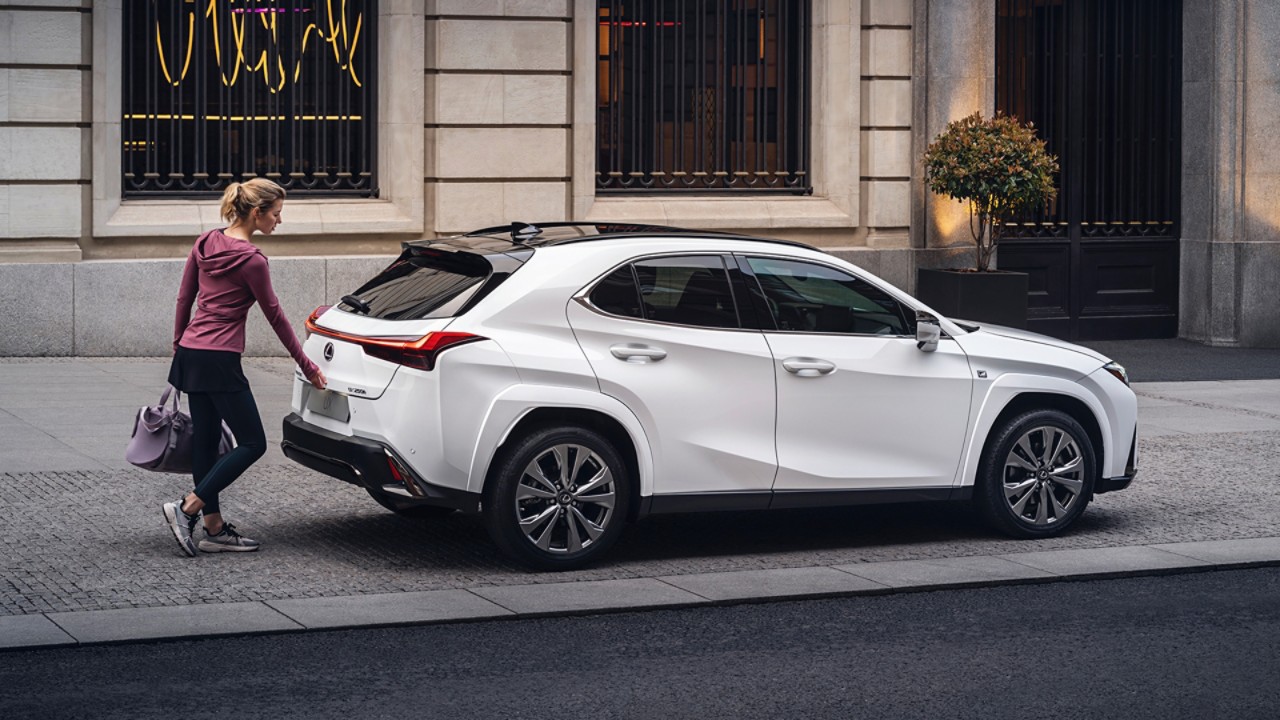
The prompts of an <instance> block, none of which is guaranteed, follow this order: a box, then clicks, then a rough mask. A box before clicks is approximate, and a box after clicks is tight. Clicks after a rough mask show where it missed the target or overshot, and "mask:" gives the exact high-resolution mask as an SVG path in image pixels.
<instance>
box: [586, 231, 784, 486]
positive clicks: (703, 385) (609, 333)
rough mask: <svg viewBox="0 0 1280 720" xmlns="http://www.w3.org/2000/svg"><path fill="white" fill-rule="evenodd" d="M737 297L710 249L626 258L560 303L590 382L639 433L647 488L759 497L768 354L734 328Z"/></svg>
mask: <svg viewBox="0 0 1280 720" xmlns="http://www.w3.org/2000/svg"><path fill="white" fill-rule="evenodd" d="M735 274H737V270H736V267H735ZM742 301H743V299H736V298H735V291H734V287H733V283H731V281H730V273H729V270H728V268H727V265H726V262H725V258H724V257H722V256H721V255H714V254H711V255H680V256H666V257H651V258H643V259H639V260H636V261H633V262H630V263H627V264H625V265H622V266H620V267H617V268H614V269H613V270H611V271H610V272H609V273H608V274H607V275H606V276H605V277H603V278H602V279H601V280H599V281H598V282H596V283H594V284H593V285H591V286H589V287H588V288H587V289H586V290H584V291H583V292H582V293H579V294H578V295H577V296H576V297H575V298H574V299H573V300H572V301H570V303H569V307H568V317H569V324H570V325H571V326H572V327H573V331H574V333H575V335H576V336H577V338H578V342H579V344H580V345H581V346H582V349H583V351H584V352H585V353H586V356H587V359H588V361H589V362H590V363H591V367H592V368H593V369H594V371H595V374H596V377H597V378H598V379H599V381H600V390H601V392H603V393H605V394H606V395H610V396H613V397H615V398H617V399H618V400H620V401H621V402H622V403H624V404H625V405H627V407H629V408H631V410H632V411H633V412H634V413H635V414H636V416H637V417H638V418H639V420H640V422H641V423H642V424H643V425H644V428H645V432H646V433H648V435H649V440H650V444H651V449H652V452H653V459H654V466H655V467H654V471H655V473H654V493H655V494H704V493H742V492H746V493H757V494H758V495H759V500H760V505H761V506H764V504H766V503H767V502H768V496H769V491H770V488H771V487H772V485H773V478H774V472H775V470H776V468H777V458H776V455H775V452H774V410H775V394H774V379H773V356H772V354H771V353H770V352H769V346H768V344H767V343H766V342H765V340H764V336H763V335H762V334H761V333H760V332H759V331H758V330H755V329H746V328H744V323H743V322H742V315H741V314H740V313H739V310H738V306H739V304H740V303H741V302H742Z"/></svg>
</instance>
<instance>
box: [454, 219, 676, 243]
mask: <svg viewBox="0 0 1280 720" xmlns="http://www.w3.org/2000/svg"><path fill="white" fill-rule="evenodd" d="M562 227H577V228H594V232H591V233H586V234H584V235H583V237H590V236H595V235H607V234H618V233H640V232H668V233H677V232H690V231H689V230H688V229H686V228H678V227H671V226H669V225H651V224H649V223H608V222H606V223H596V222H590V221H580V220H558V221H555V222H545V223H538V224H536V225H535V224H533V223H527V222H520V221H518V220H516V221H512V222H511V223H509V224H507V225H494V226H493V227H487V228H481V229H479V230H472V231H471V232H468V233H465V234H464V235H463V237H471V236H474V235H497V234H507V235H510V236H511V239H512V241H514V242H518V243H520V244H522V245H523V244H525V242H527V241H528V240H531V239H533V238H535V237H537V236H538V235H540V234H542V231H543V230H544V229H547V228H562Z"/></svg>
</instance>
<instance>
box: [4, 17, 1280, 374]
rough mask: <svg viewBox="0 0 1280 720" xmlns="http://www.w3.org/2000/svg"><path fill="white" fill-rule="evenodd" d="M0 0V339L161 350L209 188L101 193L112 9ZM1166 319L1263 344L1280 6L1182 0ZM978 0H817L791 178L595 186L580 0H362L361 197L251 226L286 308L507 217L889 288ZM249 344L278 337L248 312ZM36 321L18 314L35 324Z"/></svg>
mask: <svg viewBox="0 0 1280 720" xmlns="http://www.w3.org/2000/svg"><path fill="white" fill-rule="evenodd" d="M128 1H129V0H97V1H93V2H91V1H90V0H21V2H18V0H0V305H2V306H3V307H4V308H5V310H4V312H3V313H0V355H5V356H27V355H52V356H59V355H87V356H95V355H125V356H128V355H139V356H162V355H166V354H167V353H168V352H169V338H170V333H171V327H170V323H171V318H172V302H173V296H174V292H175V290H176V287H177V281H178V277H179V275H180V272H181V266H182V262H183V258H185V255H186V253H187V251H188V250H189V248H190V244H191V240H192V239H193V238H194V237H195V236H196V235H197V234H198V233H199V232H201V231H202V230H204V229H208V228H212V227H216V226H218V225H219V222H218V218H217V207H216V203H215V202H213V201H209V200H204V201H193V200H181V199H179V200H166V199H139V200H132V199H131V200H123V199H122V197H121V181H120V175H121V160H120V152H119V147H120V142H121V134H120V133H121V131H120V123H121V120H120V118H121V107H120V102H121V101H120V97H121V87H122V78H121V63H120V62H119V58H118V57H117V55H118V53H119V52H120V50H119V48H120V47H121V43H122V42H123V40H122V37H123V35H122V28H121V18H122V8H123V5H124V3H125V2H128ZM1182 12H1183V28H1184V30H1183V34H1182V37H1183V68H1182V76H1181V81H1182V114H1183V127H1184V128H1187V131H1185V132H1184V133H1183V135H1182V144H1183V148H1182V157H1181V173H1182V203H1181V213H1182V217H1181V239H1180V243H1181V263H1180V271H1179V272H1180V282H1179V298H1180V319H1179V334H1180V336H1182V337H1185V338H1188V339H1191V340H1195V341H1199V342H1205V343H1210V344H1215V345H1241V346H1271V347H1274V346H1280V319H1277V316H1276V314H1275V312H1274V311H1273V310H1272V308H1274V307H1276V306H1280V283H1277V282H1276V281H1275V279H1276V278H1277V277H1280V150H1278V149H1277V148H1280V144H1278V143H1276V142H1274V140H1273V139H1272V138H1271V137H1270V135H1269V132H1270V131H1272V130H1274V129H1276V126H1277V123H1278V122H1280V121H1277V118H1280V3H1275V2H1271V1H1270V0H1197V1H1196V2H1184V3H1183V10H1182ZM995 13H996V2H995V0H812V14H811V19H810V23H811V27H810V38H811V39H810V43H811V45H810V67H811V74H810V83H811V85H810V87H811V101H810V102H811V112H810V115H809V117H810V130H809V132H810V138H811V142H812V152H811V162H812V165H811V173H812V178H813V181H812V185H813V193H812V194H811V195H806V196H801V195H771V196H767V197H761V196H749V195H748V196H742V195H734V194H719V195H714V196H697V197H690V196H683V195H682V196H674V195H666V196H664V195H659V194H643V195H626V194H608V195H605V194H601V193H598V192H596V190H595V181H594V175H595V167H594V164H595V157H596V155H595V147H594V144H595V142H596V127H595V123H596V108H595V104H594V100H593V98H594V96H595V87H596V68H597V63H596V49H595V43H596V38H597V5H596V3H595V2H593V0H381V1H380V2H378V3H377V72H378V82H379V89H378V98H377V118H378V127H377V138H378V139H377V162H378V176H379V187H380V193H379V196H378V197H377V198H376V199H359V198H333V199H296V200H295V199H291V200H290V201H289V203H288V206H287V208H286V212H285V215H284V219H285V222H284V224H283V225H282V226H281V228H280V230H279V231H278V233H277V235H275V236H273V237H272V238H270V239H267V240H265V241H264V242H263V243H262V244H263V247H264V249H265V251H266V252H267V254H268V255H269V256H270V257H271V258H272V270H273V275H274V277H275V281H276V285H277V291H278V294H279V295H280V296H281V298H282V300H283V302H284V303H285V308H286V311H287V312H288V313H289V316H290V317H291V318H292V319H293V320H294V321H295V323H297V324H299V326H300V323H301V321H302V320H303V319H304V318H305V316H306V315H307V314H308V313H309V312H310V311H311V310H312V309H314V308H315V307H316V306H318V305H321V304H326V303H329V302H332V301H333V300H335V299H336V298H337V297H340V296H341V295H342V294H345V293H347V292H350V291H351V290H352V289H353V288H354V287H355V286H356V285H358V284H359V282H360V280H361V279H363V278H365V277H367V276H369V275H370V274H371V273H372V272H373V271H374V270H375V269H377V268H378V267H380V266H381V265H382V264H384V263H385V262H386V260H387V258H388V256H389V255H392V254H394V253H395V252H396V251H397V248H398V243H399V242H401V241H404V240H411V239H417V238H423V237H437V236H443V235H449V234H454V233H458V232H463V231H466V230H470V229H474V228H477V227H482V226H485V225H495V224H503V223H506V222H509V221H511V220H526V221H538V220H542V221H547V220H563V219H572V220H583V221H611V222H648V223H659V224H667V225H677V226H683V227H689V228H698V229H716V230H732V231H741V232H746V233H751V234H759V235H767V236H774V237H781V238H787V239H793V240H799V241H803V242H806V243H810V244H812V245H815V246H818V247H820V248H823V249H825V250H827V251H829V252H832V253H834V254H837V255H839V256H841V257H845V258H847V259H849V260H851V261H852V262H855V263H857V264H858V265H860V266H863V267H865V268H868V269H869V270H871V271H873V272H875V273H877V274H879V275H880V276H881V277H884V278H885V279H887V280H889V281H890V282H893V283H895V284H897V285H898V286H900V287H903V288H906V289H908V290H910V289H912V288H913V286H914V274H915V269H916V268H917V267H918V266H921V267H934V266H943V265H953V264H958V263H960V262H961V260H959V259H958V258H959V257H960V256H962V255H963V254H964V252H965V248H966V246H967V235H966V233H967V227H966V223H965V222H964V215H963V212H964V210H963V208H962V207H961V206H960V205H959V204H957V203H953V202H950V201H946V200H944V199H940V198H937V197H932V196H929V195H928V194H927V193H926V192H925V190H924V188H923V183H922V182H921V180H920V173H921V170H920V160H919V157H920V153H921V152H922V150H923V148H924V146H925V145H926V144H927V142H928V140H929V139H930V138H931V137H933V136H935V135H936V134H937V133H938V132H940V131H941V130H942V129H943V128H944V127H945V125H946V123H947V122H948V121H949V120H951V119H955V118H958V117H962V116H964V115H967V114H969V113H971V112H973V111H975V110H981V111H983V112H984V114H990V113H991V112H992V111H993V109H994V103H995V99H994V89H993V88H994V78H995V73H996V70H995V58H994V53H993V50H992V48H993V46H994V37H993V36H994V33H995ZM251 317H252V318H253V319H254V322H253V323H252V324H251V327H250V333H249V346H248V349H247V351H248V352H249V353H251V354H279V353H280V350H279V347H278V343H276V341H275V339H274V337H273V336H272V335H271V333H270V330H269V329H268V328H267V327H266V325H265V323H263V322H261V318H260V317H257V314H256V313H255V314H254V315H253V316H251ZM33 329H34V332H33Z"/></svg>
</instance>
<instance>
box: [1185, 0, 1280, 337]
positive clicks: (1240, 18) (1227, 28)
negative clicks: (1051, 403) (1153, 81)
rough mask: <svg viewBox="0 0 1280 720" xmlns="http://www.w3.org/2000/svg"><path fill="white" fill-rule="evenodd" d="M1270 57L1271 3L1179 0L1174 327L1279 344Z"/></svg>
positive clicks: (1274, 94) (1276, 151)
mask: <svg viewBox="0 0 1280 720" xmlns="http://www.w3.org/2000/svg"><path fill="white" fill-rule="evenodd" d="M1277 58H1280V5H1277V4H1276V3H1274V2H1269V1H1267V0H1213V1H1212V2H1185V3H1183V83H1184V85H1183V96H1182V97H1183V99H1182V128H1183V131H1182V135H1183V141H1182V148H1183V152H1182V161H1183V166H1182V244H1181V285H1180V310H1179V316H1180V323H1179V324H1180V327H1179V335H1180V336H1182V337H1184V338H1187V339H1189V340H1195V341H1198V342H1203V343H1207V344H1210V345H1223V346H1243V347H1280V319H1278V318H1280V315H1278V314H1277V308H1280V283H1276V281H1275V279H1276V278H1277V277H1280V143H1277V142H1276V133H1277V132H1280V61H1278V60H1277ZM1200 129H1204V131H1201V130H1200Z"/></svg>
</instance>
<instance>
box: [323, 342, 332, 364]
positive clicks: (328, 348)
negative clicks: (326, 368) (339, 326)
mask: <svg viewBox="0 0 1280 720" xmlns="http://www.w3.org/2000/svg"><path fill="white" fill-rule="evenodd" d="M324 359H325V360H326V361H327V360H332V359H333V343H325V344H324Z"/></svg>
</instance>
